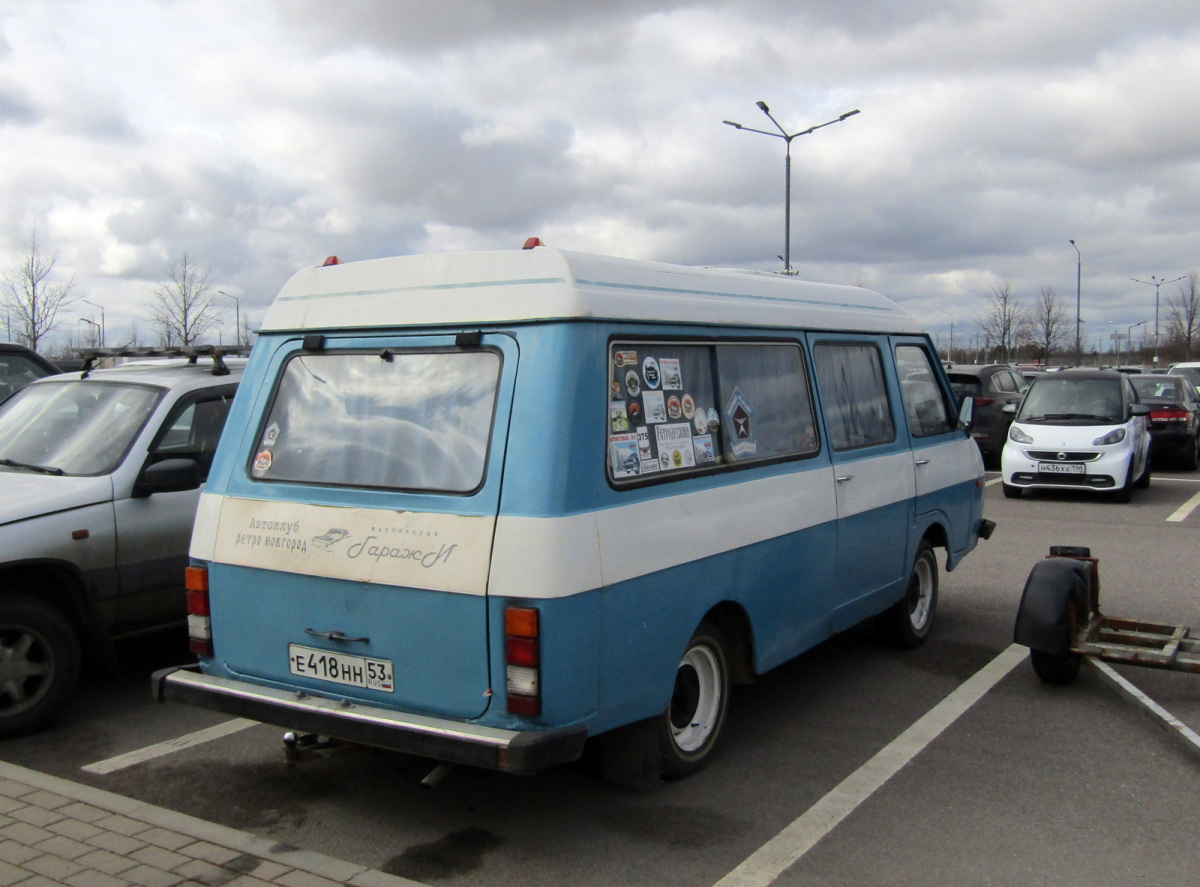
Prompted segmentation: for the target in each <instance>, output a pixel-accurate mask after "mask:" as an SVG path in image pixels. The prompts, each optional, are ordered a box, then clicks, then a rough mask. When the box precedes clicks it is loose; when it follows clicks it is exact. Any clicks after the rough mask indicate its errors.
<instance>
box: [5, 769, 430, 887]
mask: <svg viewBox="0 0 1200 887" xmlns="http://www.w3.org/2000/svg"><path fill="white" fill-rule="evenodd" d="M231 866H232V868H231ZM55 883H60V884H67V885H70V887H125V885H141V887H175V885H182V887H191V885H207V887H218V885H229V887H258V885H272V884H273V885H281V887H331V885H338V884H342V885H349V887H424V885H421V884H419V883H418V882H416V881H410V880H408V879H407V878H400V877H397V876H395V875H388V874H385V873H384V872H380V871H376V870H374V869H368V868H366V867H364V866H361V865H357V864H355V863H350V862H344V861H342V860H339V859H334V858H332V857H330V856H324V855H322V854H320V853H313V852H311V851H309V850H301V849H299V848H296V847H289V846H287V845H284V844H280V843H279V842H276V841H271V840H268V839H266V838H260V837H258V836H256V835H252V834H249V833H247V832H242V831H238V830H237V829H232V828H227V827H226V826H223V825H217V824H216V823H213V822H208V821H207V820H204V819H198V818H196V817H194V816H188V815H187V814H186V813H177V812H175V811H173V810H166V809H164V808H162V807H156V806H154V805H153V804H146V803H144V802H142V801H137V800H134V799H133V798H127V797H124V796H122V795H116V794H113V793H112V792H106V791H104V790H103V789H98V788H92V787H91V786H88V785H82V784H80V783H77V782H71V781H70V780H67V779H61V778H59V777H57V776H50V775H47V774H45V773H39V772H37V771H36V770H28V769H26V768H24V767H19V766H17V765H15V764H9V763H6V762H3V761H0V887H6V885H20V887H36V885H40V884H55Z"/></svg>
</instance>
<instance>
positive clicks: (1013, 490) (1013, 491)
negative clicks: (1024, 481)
mask: <svg viewBox="0 0 1200 887" xmlns="http://www.w3.org/2000/svg"><path fill="white" fill-rule="evenodd" d="M1001 483H1002V486H1003V487H1004V498H1005V499H1020V498H1021V493H1023V492H1025V491H1024V490H1022V489H1021V488H1020V487H1014V486H1013V485H1012V484H1006V483H1003V482H1001Z"/></svg>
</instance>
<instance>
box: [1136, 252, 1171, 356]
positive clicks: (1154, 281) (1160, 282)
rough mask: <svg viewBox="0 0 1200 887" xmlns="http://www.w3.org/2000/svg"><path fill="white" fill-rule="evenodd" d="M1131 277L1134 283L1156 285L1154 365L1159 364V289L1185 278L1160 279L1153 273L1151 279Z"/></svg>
mask: <svg viewBox="0 0 1200 887" xmlns="http://www.w3.org/2000/svg"><path fill="white" fill-rule="evenodd" d="M1129 279H1130V280H1132V281H1133V282H1134V283H1144V284H1146V286H1152V287H1154V365H1155V366H1158V290H1159V287H1161V286H1162V285H1163V284H1164V283H1176V282H1178V281H1180V280H1183V276H1180V277H1176V278H1175V279H1174V280H1159V279H1158V278H1157V277H1155V276H1154V275H1153V274H1151V275H1150V279H1149V280H1138V279H1137V278H1136V277H1131V278H1129Z"/></svg>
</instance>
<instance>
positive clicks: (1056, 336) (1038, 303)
mask: <svg viewBox="0 0 1200 887" xmlns="http://www.w3.org/2000/svg"><path fill="white" fill-rule="evenodd" d="M1027 316H1028V334H1029V342H1030V344H1031V345H1033V347H1034V348H1035V349H1036V350H1037V353H1038V356H1039V357H1040V358H1041V361H1042V363H1044V364H1047V363H1050V355H1051V354H1053V353H1054V352H1055V351H1056V350H1057V349H1059V348H1062V347H1063V346H1064V345H1066V343H1067V315H1066V312H1065V311H1064V310H1063V306H1062V303H1061V302H1060V301H1059V299H1058V293H1056V292H1055V291H1054V287H1052V286H1044V287H1042V289H1041V292H1039V293H1038V294H1037V297H1036V298H1035V299H1034V300H1033V306H1032V307H1031V308H1030V309H1029V311H1028V315H1027Z"/></svg>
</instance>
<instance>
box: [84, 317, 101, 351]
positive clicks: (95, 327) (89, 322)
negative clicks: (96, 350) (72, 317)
mask: <svg viewBox="0 0 1200 887" xmlns="http://www.w3.org/2000/svg"><path fill="white" fill-rule="evenodd" d="M79 319H80V320H81V321H83V322H84V323H86V324H87V325H88V326H90V327H91V328H92V329H91V336H90V338H91V340H92V346H93V347H95V345H96V331H97V330H100V334H101V339H100V341H101V342H103V341H104V338H103V335H104V332H103V328H102V327H101V326H100V324H98V323H96V321H94V320H88V319H87V318H86V317H81V318H79ZM100 347H101V348H103V347H104V346H103V345H101V346H100Z"/></svg>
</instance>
